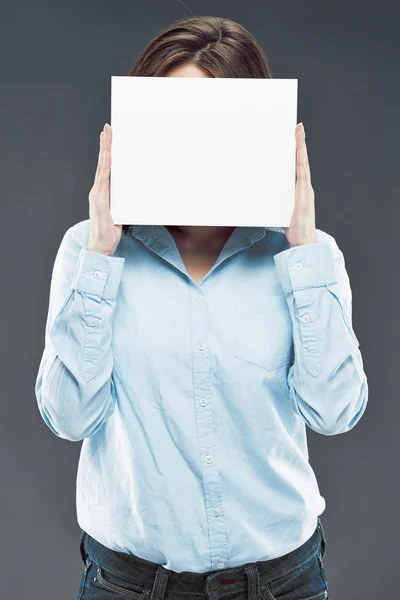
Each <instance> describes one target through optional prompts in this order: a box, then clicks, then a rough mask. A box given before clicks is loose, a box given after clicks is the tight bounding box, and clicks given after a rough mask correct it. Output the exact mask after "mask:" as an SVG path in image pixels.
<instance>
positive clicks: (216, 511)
mask: <svg viewBox="0 0 400 600" xmlns="http://www.w3.org/2000/svg"><path fill="white" fill-rule="evenodd" d="M213 515H214V516H215V517H218V515H219V508H213Z"/></svg>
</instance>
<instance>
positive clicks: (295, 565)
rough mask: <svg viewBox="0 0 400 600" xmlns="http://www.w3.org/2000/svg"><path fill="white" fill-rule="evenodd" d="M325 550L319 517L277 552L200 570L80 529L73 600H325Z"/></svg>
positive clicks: (326, 596)
mask: <svg viewBox="0 0 400 600" xmlns="http://www.w3.org/2000/svg"><path fill="white" fill-rule="evenodd" d="M85 540H87V544H86V545H87V549H86V548H85ZM325 551H326V538H325V533H324V530H323V527H322V523H321V521H320V519H319V518H318V523H317V528H316V530H315V531H314V533H313V535H312V536H311V537H310V538H309V539H308V540H307V541H306V542H305V543H304V544H302V545H301V546H299V548H296V549H295V550H293V551H292V552H289V553H288V554H285V555H284V556H281V557H279V558H274V559H271V560H266V561H257V562H252V563H246V564H245V565H242V566H240V567H235V568H231V569H223V570H217V571H215V570H214V571H208V572H204V573H195V572H190V571H182V572H177V571H172V570H170V569H167V568H165V567H164V566H162V565H159V564H157V563H154V562H151V561H148V560H145V559H143V558H140V557H138V556H136V555H133V554H125V553H123V552H117V551H115V550H112V549H109V548H107V547H106V546H103V545H102V544H101V543H100V542H98V541H97V540H95V539H94V538H93V537H91V536H90V535H88V534H87V533H86V532H85V531H84V530H83V529H82V530H81V538H80V553H81V558H82V561H83V563H84V569H83V572H82V576H81V581H80V585H79V589H78V596H77V600H106V599H107V600H124V599H127V598H130V599H133V600H164V598H165V600H184V598H185V595H186V598H187V599H188V600H189V598H193V597H194V596H196V597H197V598H198V600H202V598H204V599H207V600H219V599H220V598H221V600H228V599H229V600H323V599H324V600H327V599H329V592H328V582H327V578H326V574H325V569H324V566H323V557H324V555H325Z"/></svg>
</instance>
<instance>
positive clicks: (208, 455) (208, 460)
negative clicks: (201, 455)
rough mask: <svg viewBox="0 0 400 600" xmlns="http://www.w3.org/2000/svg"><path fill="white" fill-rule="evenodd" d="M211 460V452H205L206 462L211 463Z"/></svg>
mask: <svg viewBox="0 0 400 600" xmlns="http://www.w3.org/2000/svg"><path fill="white" fill-rule="evenodd" d="M212 461H213V457H212V456H211V454H207V456H206V462H208V463H211V462H212Z"/></svg>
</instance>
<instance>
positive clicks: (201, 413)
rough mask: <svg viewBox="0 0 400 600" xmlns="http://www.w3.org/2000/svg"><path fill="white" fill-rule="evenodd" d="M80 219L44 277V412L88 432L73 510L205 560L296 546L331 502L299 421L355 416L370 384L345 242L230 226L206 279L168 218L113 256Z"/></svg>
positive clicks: (323, 424) (238, 560)
mask: <svg viewBox="0 0 400 600" xmlns="http://www.w3.org/2000/svg"><path fill="white" fill-rule="evenodd" d="M88 237H89V219H87V220H85V221H81V222H79V223H77V224H75V225H73V226H72V227H70V228H69V229H68V230H67V231H66V233H65V235H64V237H63V239H62V241H61V244H60V247H59V249H58V252H57V255H56V258H55V262H54V267H53V272H52V278H51V285H50V298H49V305H48V316H47V322H46V329H45V347H44V351H43V355H42V358H41V362H40V365H39V371H38V374H37V379H36V384H35V394H36V398H37V403H38V408H39V411H40V414H41V416H42V418H43V420H44V422H45V423H46V425H47V426H48V427H49V428H50V430H51V431H52V432H53V433H54V434H55V435H57V436H58V437H60V438H63V439H66V440H71V441H82V442H83V443H82V446H81V452H80V458H79V464H78V472H77V481H76V508H77V517H78V523H79V526H80V527H81V528H82V529H83V530H85V531H86V532H87V533H88V534H89V535H90V536H92V537H93V538H95V539H96V540H98V541H99V542H100V543H102V544H103V545H105V546H107V547H108V548H111V549H113V550H117V551H121V552H126V553H133V554H135V555H136V556H139V557H142V558H144V559H147V560H150V561H153V562H157V563H159V564H162V565H164V566H165V567H166V568H169V569H172V570H175V571H183V570H187V571H194V572H205V571H209V570H213V569H222V568H231V567H235V566H237V565H242V564H245V563H246V562H250V561H256V560H269V559H272V558H275V557H279V556H282V555H284V554H286V553H288V552H291V551H292V550H294V549H295V548H298V547H299V546H300V545H302V544H303V543H304V542H305V541H306V540H307V539H309V538H310V536H311V535H312V533H313V532H314V531H315V528H316V526H317V517H318V515H320V514H321V513H322V512H323V511H324V509H325V500H324V498H323V497H322V496H321V494H320V492H319V489H318V484H317V481H316V477H315V474H314V471H313V469H312V467H311V466H310V464H309V461H308V450H307V439H306V425H307V426H308V427H310V428H311V429H313V430H314V431H316V432H318V433H321V434H323V435H334V434H339V433H344V432H347V431H349V430H350V429H351V428H352V427H354V425H355V424H356V423H357V422H358V421H359V419H360V418H361V416H362V414H363V412H364V411H365V408H366V404H367V398H368V384H367V378H366V375H365V373H364V370H363V363H362V357H361V354H360V349H359V342H358V339H357V337H356V335H355V333H354V330H353V327H352V315H351V288H350V283H349V278H348V275H347V272H346V268H345V263H344V257H343V253H342V252H341V251H340V249H339V248H338V246H337V243H336V241H335V240H334V238H333V237H332V236H331V235H329V234H328V233H325V232H324V231H322V230H319V229H317V243H314V244H306V245H302V246H295V247H290V246H289V244H288V241H287V239H286V235H285V230H284V229H283V228H279V227H236V228H235V229H234V230H233V232H232V234H231V236H230V238H229V239H228V240H227V242H226V244H225V246H224V248H223V249H222V251H221V253H220V255H219V257H218V259H217V261H216V262H215V264H214V266H213V267H212V268H211V270H210V271H209V272H208V273H207V275H206V276H205V277H204V278H203V280H202V281H201V283H200V284H197V283H196V282H195V281H194V280H193V279H192V278H191V277H190V276H189V274H188V272H187V270H186V268H185V265H184V263H183V261H182V258H181V256H180V253H179V251H178V248H177V246H176V244H175V242H174V239H173V237H172V235H171V234H170V232H169V231H168V229H167V228H166V227H164V226H161V225H159V226H150V225H136V226H132V227H130V229H129V231H128V233H127V235H123V236H122V239H121V241H120V243H119V245H118V248H117V250H116V252H115V254H114V255H113V256H111V257H109V256H105V255H103V254H100V253H97V252H92V251H89V250H87V249H86V248H87V244H88Z"/></svg>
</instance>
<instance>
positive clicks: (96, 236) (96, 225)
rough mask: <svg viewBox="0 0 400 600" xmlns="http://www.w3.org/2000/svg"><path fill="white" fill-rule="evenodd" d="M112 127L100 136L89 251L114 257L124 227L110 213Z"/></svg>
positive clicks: (90, 193)
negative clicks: (117, 223) (115, 221)
mask: <svg viewBox="0 0 400 600" xmlns="http://www.w3.org/2000/svg"><path fill="white" fill-rule="evenodd" d="M111 142H112V129H111V125H109V124H108V123H106V124H105V125H104V128H103V131H102V132H101V134H100V151H99V159H98V164H97V169H96V175H95V178H94V184H93V187H92V189H91V190H90V192H89V218H90V231H89V242H88V247H87V249H88V250H91V251H92V252H99V253H101V254H106V255H107V256H112V255H113V254H114V252H115V250H116V248H117V246H118V244H119V241H120V239H121V234H122V225H115V224H114V222H113V220H112V217H111V213H110V173H111Z"/></svg>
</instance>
